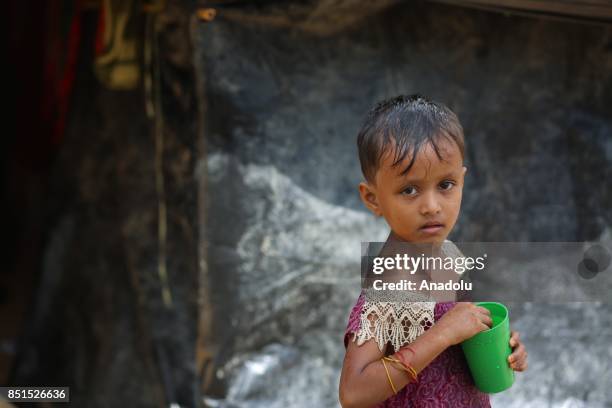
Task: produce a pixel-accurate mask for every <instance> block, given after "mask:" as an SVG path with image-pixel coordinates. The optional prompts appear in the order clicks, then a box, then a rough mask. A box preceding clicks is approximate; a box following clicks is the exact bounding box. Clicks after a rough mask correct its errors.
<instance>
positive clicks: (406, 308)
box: [344, 289, 435, 352]
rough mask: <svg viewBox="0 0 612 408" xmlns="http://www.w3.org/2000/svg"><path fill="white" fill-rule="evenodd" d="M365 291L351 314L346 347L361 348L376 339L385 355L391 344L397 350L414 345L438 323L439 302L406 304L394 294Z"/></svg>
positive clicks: (404, 298)
mask: <svg viewBox="0 0 612 408" xmlns="http://www.w3.org/2000/svg"><path fill="white" fill-rule="evenodd" d="M379 292H380V291H374V290H368V289H363V290H362V292H361V294H360V296H359V299H358V300H357V303H356V304H355V306H354V307H353V310H352V311H351V315H350V317H349V322H348V325H347V328H346V331H345V334H344V346H345V347H348V341H349V340H350V337H351V334H353V337H352V340H353V341H354V342H356V343H357V345H358V346H361V345H362V344H363V343H365V342H366V341H367V340H370V339H374V340H375V342H376V344H377V345H378V348H379V350H380V351H381V352H384V350H385V347H386V345H387V343H391V345H392V346H393V349H394V350H398V349H399V348H400V347H402V346H404V345H406V344H410V343H412V342H413V341H414V340H415V339H416V338H417V337H419V336H420V335H421V334H423V332H424V331H425V330H427V329H429V328H430V327H431V326H432V325H433V323H434V308H435V302H421V301H410V300H406V294H402V295H401V297H399V296H395V297H396V298H395V299H394V298H393V297H394V294H389V293H388V292H387V293H385V294H381V293H379Z"/></svg>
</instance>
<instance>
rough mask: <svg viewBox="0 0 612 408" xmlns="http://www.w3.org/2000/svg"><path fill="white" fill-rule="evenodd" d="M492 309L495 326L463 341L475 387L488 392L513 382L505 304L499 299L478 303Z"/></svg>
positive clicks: (508, 322) (508, 326) (495, 390)
mask: <svg viewBox="0 0 612 408" xmlns="http://www.w3.org/2000/svg"><path fill="white" fill-rule="evenodd" d="M476 306H482V307H484V308H486V309H488V310H489V311H490V312H491V319H492V320H493V326H491V328H490V329H489V330H485V331H482V332H480V333H478V334H476V335H475V336H473V337H470V338H469V339H467V340H465V341H463V342H462V343H461V348H462V349H463V354H465V358H466V360H467V363H468V366H469V367H470V371H471V373H472V377H473V378H474V383H475V384H476V387H477V388H478V389H479V390H480V391H482V392H486V393H489V394H493V393H496V392H501V391H504V390H507V389H508V388H510V387H511V386H512V384H513V383H514V370H513V369H512V368H511V367H510V364H509V363H508V356H509V355H510V354H511V353H512V348H510V318H509V317H508V309H507V308H506V306H504V305H502V304H501V303H497V302H478V303H476Z"/></svg>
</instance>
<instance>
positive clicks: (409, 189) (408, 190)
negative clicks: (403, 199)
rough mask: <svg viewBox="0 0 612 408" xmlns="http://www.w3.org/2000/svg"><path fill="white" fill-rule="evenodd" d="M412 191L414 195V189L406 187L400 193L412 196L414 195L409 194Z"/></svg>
mask: <svg viewBox="0 0 612 408" xmlns="http://www.w3.org/2000/svg"><path fill="white" fill-rule="evenodd" d="M412 191H414V193H416V188H414V187H412V186H411V187H406V189H405V190H404V191H402V194H404V195H414V193H411V192H412Z"/></svg>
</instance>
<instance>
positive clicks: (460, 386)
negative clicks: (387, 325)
mask: <svg viewBox="0 0 612 408" xmlns="http://www.w3.org/2000/svg"><path fill="white" fill-rule="evenodd" d="M364 302H365V294H364V293H363V292H362V293H361V295H360V296H359V299H357V303H356V304H355V306H354V307H353V310H351V314H350V316H349V321H348V325H347V327H346V331H345V333H344V347H345V348H346V347H347V346H348V342H349V341H352V340H351V333H356V332H357V331H358V330H359V328H360V320H359V317H360V314H361V310H362V307H363V304H364ZM454 305H455V302H441V303H436V306H435V309H434V321H438V320H439V319H440V318H441V317H442V316H443V315H444V313H446V312H447V311H448V310H450V309H451V308H452V307H453V306H454ZM490 406H491V403H490V401H489V395H488V394H486V393H483V392H481V391H479V390H478V389H477V388H476V386H475V385H474V380H473V379H472V375H471V374H470V371H469V368H468V366H467V362H466V361H465V357H464V356H463V351H462V350H461V346H459V345H455V346H451V347H449V348H447V349H446V350H445V351H443V352H442V353H441V354H440V355H438V357H436V358H435V359H434V360H433V361H432V362H431V363H430V364H429V365H428V366H427V367H425V368H424V369H423V371H421V372H420V373H419V382H418V384H417V383H409V384H408V385H406V386H405V387H404V388H402V389H401V390H400V391H399V392H398V393H397V394H396V395H393V396H391V397H390V398H388V399H387V400H385V401H383V402H381V403H379V404H377V405H376V406H375V408H406V407H415V408H438V407H455V408H482V407H490Z"/></svg>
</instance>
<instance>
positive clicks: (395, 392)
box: [380, 357, 397, 395]
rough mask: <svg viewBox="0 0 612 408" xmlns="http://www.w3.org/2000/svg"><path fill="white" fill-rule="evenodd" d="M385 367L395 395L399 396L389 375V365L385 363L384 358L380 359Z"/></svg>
mask: <svg viewBox="0 0 612 408" xmlns="http://www.w3.org/2000/svg"><path fill="white" fill-rule="evenodd" d="M380 361H381V362H382V365H383V367H385V372H386V373H387V378H388V379H389V384H391V389H392V390H393V394H394V395H396V394H397V390H396V389H395V385H393V381H391V376H390V375H389V369H388V368H387V364H386V363H385V359H384V357H383V358H381V359H380Z"/></svg>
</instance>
